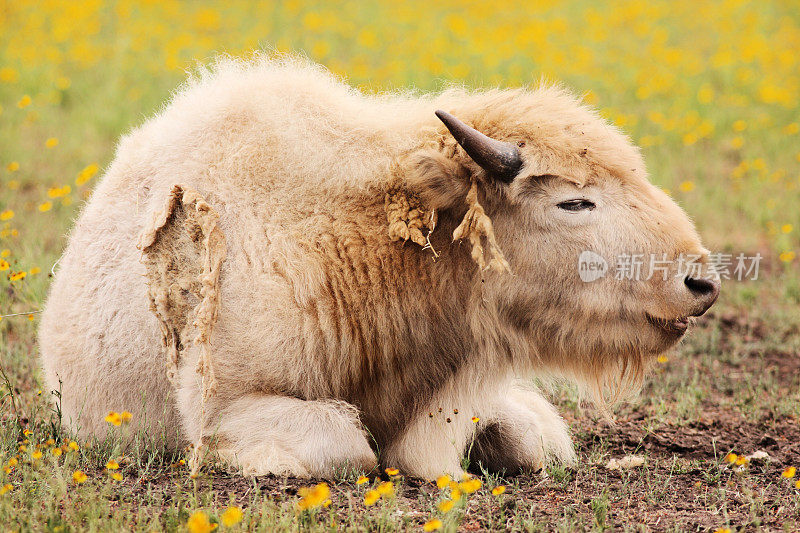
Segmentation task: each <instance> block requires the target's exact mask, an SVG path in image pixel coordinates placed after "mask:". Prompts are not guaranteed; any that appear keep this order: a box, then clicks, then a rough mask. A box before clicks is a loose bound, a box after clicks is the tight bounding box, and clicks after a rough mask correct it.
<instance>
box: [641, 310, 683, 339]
mask: <svg viewBox="0 0 800 533" xmlns="http://www.w3.org/2000/svg"><path fill="white" fill-rule="evenodd" d="M647 320H648V322H650V323H651V324H652V325H654V326H655V327H656V328H657V329H659V330H661V331H663V332H665V333H670V334H672V335H683V334H684V333H686V330H687V329H688V328H689V317H688V316H681V317H678V318H658V317H654V316H652V315H650V314H648V315H647Z"/></svg>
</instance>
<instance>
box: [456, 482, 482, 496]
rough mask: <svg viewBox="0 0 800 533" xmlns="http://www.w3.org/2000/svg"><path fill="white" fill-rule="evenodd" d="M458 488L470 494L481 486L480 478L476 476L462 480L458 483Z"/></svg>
mask: <svg viewBox="0 0 800 533" xmlns="http://www.w3.org/2000/svg"><path fill="white" fill-rule="evenodd" d="M458 488H459V489H461V490H462V491H463V492H465V493H467V494H472V493H473V492H475V491H477V490H478V489H479V488H481V480H480V479H478V478H473V479H469V480H467V481H462V482H461V483H459V484H458Z"/></svg>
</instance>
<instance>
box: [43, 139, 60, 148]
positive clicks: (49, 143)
mask: <svg viewBox="0 0 800 533" xmlns="http://www.w3.org/2000/svg"><path fill="white" fill-rule="evenodd" d="M44 145H45V146H46V147H48V148H55V147H56V146H58V138H57V137H50V138H49V139H47V140H46V141H45V142H44Z"/></svg>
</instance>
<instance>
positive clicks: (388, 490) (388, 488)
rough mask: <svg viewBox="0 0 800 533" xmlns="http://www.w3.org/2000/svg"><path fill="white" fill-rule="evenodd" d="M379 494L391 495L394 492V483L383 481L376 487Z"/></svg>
mask: <svg viewBox="0 0 800 533" xmlns="http://www.w3.org/2000/svg"><path fill="white" fill-rule="evenodd" d="M376 490H377V491H378V494H380V495H381V496H391V495H392V494H394V483H392V482H391V481H384V482H383V483H381V484H380V485H378V488H377V489H376Z"/></svg>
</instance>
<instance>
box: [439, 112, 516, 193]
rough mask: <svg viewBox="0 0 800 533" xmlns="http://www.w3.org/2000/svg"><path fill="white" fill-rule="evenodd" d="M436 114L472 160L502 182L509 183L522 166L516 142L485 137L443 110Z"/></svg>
mask: <svg viewBox="0 0 800 533" xmlns="http://www.w3.org/2000/svg"><path fill="white" fill-rule="evenodd" d="M436 116H437V117H439V120H441V121H442V122H444V125H445V126H447V129H448V130H450V133H452V134H453V137H455V139H456V141H457V142H458V144H460V145H461V147H462V148H464V151H465V152H467V154H468V155H469V156H470V157H471V158H472V160H473V161H475V162H476V163H478V164H479V165H480V166H481V168H483V169H484V170H486V171H487V172H489V173H491V174H494V175H495V176H497V177H498V178H500V179H501V180H502V181H503V182H505V183H510V182H511V180H513V179H514V177H515V176H516V175H517V173H518V172H519V169H520V168H522V158H521V157H520V155H519V148H517V145H516V144H514V143H509V142H503V141H498V140H495V139H492V138H491V137H487V136H486V135H484V134H483V133H481V132H479V131H478V130H476V129H475V128H471V127H469V126H467V125H466V124H464V123H463V122H461V121H460V120H458V119H457V118H456V117H454V116H453V115H451V114H450V113H447V112H445V111H442V110H439V111H437V112H436Z"/></svg>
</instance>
